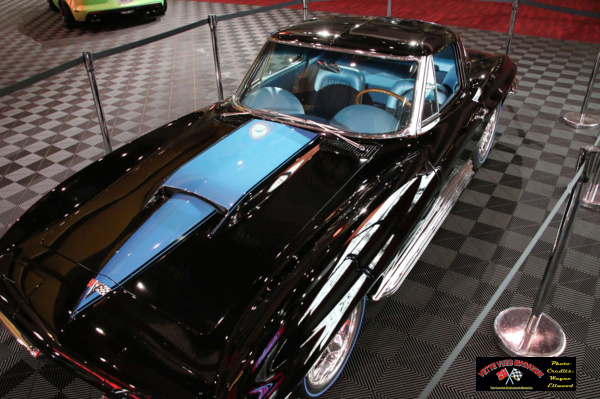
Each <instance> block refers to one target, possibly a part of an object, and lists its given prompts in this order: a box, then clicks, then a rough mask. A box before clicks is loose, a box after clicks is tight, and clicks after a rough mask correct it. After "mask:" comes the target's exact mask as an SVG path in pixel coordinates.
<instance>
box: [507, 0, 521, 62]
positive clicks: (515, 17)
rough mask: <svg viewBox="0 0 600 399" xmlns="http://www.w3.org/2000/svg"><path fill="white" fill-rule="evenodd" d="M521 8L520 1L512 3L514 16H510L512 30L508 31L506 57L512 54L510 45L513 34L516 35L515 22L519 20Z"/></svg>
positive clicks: (515, 0) (516, 0)
mask: <svg viewBox="0 0 600 399" xmlns="http://www.w3.org/2000/svg"><path fill="white" fill-rule="evenodd" d="M518 8H519V0H513V2H512V14H511V16H510V28H509V30H508V41H507V42H506V55H509V54H510V45H511V44H512V39H513V34H514V33H515V22H516V20H517V9H518Z"/></svg>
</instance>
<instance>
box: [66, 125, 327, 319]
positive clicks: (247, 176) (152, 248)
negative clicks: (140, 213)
mask: <svg viewBox="0 0 600 399" xmlns="http://www.w3.org/2000/svg"><path fill="white" fill-rule="evenodd" d="M315 137H317V134H315V133H311V132H308V131H306V130H302V129H299V128H294V127H290V126H286V125H282V124H279V123H275V122H268V121H261V120H252V121H250V122H248V123H246V124H245V125H243V126H241V127H240V128H238V129H237V130H235V131H234V132H232V133H231V134H230V135H228V136H226V137H225V138H223V139H222V140H220V141H218V142H217V143H215V144H214V145H212V146H211V147H210V148H208V149H207V150H205V151H204V152H202V153H201V154H199V155H197V156H196V157H195V158H193V159H192V160H190V161H189V162H187V163H186V164H184V165H183V166H181V167H180V168H179V169H177V171H175V173H173V174H172V175H171V177H169V178H168V179H167V180H166V181H165V183H164V186H171V187H177V188H179V189H182V190H185V191H191V192H195V193H197V194H198V195H200V196H202V197H204V198H208V199H210V200H211V201H214V202H216V203H218V204H219V205H223V206H224V207H225V208H227V209H230V208H231V207H232V206H233V205H234V204H235V203H236V202H238V201H239V200H240V199H241V198H242V197H243V196H244V194H246V193H247V192H248V191H249V190H251V189H252V188H253V187H254V186H256V185H257V184H259V183H260V182H261V181H262V180H264V179H265V178H266V177H268V176H269V175H270V174H272V173H273V172H274V171H275V170H277V169H278V168H279V167H280V166H281V165H282V164H284V163H285V162H286V161H288V160H289V159H290V158H292V157H293V156H294V154H296V153H298V152H299V151H301V150H302V149H304V148H305V147H306V146H308V144H309V143H310V142H311V141H312V140H313V139H314V138H315ZM214 212H215V209H214V208H213V207H212V206H211V205H210V204H209V203H208V202H205V201H203V200H201V199H200V198H198V197H196V196H193V195H187V194H183V193H179V194H174V195H173V196H172V197H171V198H169V199H168V200H167V201H166V202H165V203H163V204H162V205H161V206H160V207H159V208H158V209H157V210H156V211H155V212H154V213H153V214H152V215H151V216H150V217H149V218H148V219H147V220H146V221H145V222H144V223H143V224H142V225H141V226H140V227H139V228H138V229H137V230H136V231H135V232H134V233H133V234H132V235H131V237H129V238H128V239H127V241H125V243H124V244H123V245H122V246H121V247H120V248H119V249H118V250H117V251H116V252H115V254H114V255H113V256H112V257H111V258H110V259H109V260H108V262H107V263H106V264H105V265H104V267H103V268H102V269H101V270H100V272H99V274H98V276H96V278H95V280H93V281H97V282H98V283H99V284H101V285H99V286H100V287H102V285H104V286H105V287H106V288H107V289H111V290H112V289H114V288H115V287H116V286H117V285H119V284H122V283H123V282H124V281H125V280H127V279H128V278H130V277H131V276H132V275H134V274H136V273H138V272H139V271H141V270H142V269H143V268H144V266H146V265H147V264H148V263H149V262H150V261H151V260H152V259H155V258H156V257H157V256H159V255H160V254H162V253H163V252H165V250H167V249H168V248H169V247H171V246H172V245H174V244H176V243H177V241H180V240H182V239H183V238H185V237H186V236H187V234H189V232H190V231H192V230H194V229H195V228H196V227H198V226H199V225H200V224H201V223H203V222H204V221H205V220H206V219H207V218H208V217H209V216H210V215H212V214H213V213H214ZM104 294H105V293H104ZM104 294H103V293H102V289H100V290H94V289H93V284H92V285H91V288H89V289H88V290H87V291H86V292H85V293H84V294H83V295H82V297H81V299H80V300H79V303H78V305H77V307H76V308H75V310H74V313H73V316H75V315H76V314H77V313H79V312H81V311H82V310H83V309H85V308H87V307H88V306H90V305H91V304H93V303H94V302H96V301H97V300H98V299H100V298H101V295H104Z"/></svg>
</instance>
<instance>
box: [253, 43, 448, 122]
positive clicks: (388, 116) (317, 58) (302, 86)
mask: <svg viewBox="0 0 600 399" xmlns="http://www.w3.org/2000/svg"><path fill="white" fill-rule="evenodd" d="M262 59H263V62H262V63H261V64H260V66H259V68H258V70H257V71H255V74H254V76H253V78H252V79H251V80H250V82H249V84H248V86H247V87H246V88H245V90H244V91H243V92H242V97H241V104H242V105H243V106H245V107H248V108H254V109H262V110H266V111H275V112H279V113H283V114H287V115H292V116H299V117H301V118H304V119H310V120H314V121H317V122H321V123H326V124H330V125H332V126H334V127H338V128H340V129H342V130H346V131H350V132H357V133H362V134H381V133H390V132H396V131H398V130H401V129H402V128H404V127H406V126H407V125H408V123H409V120H410V117H411V114H412V99H413V93H414V88H415V78H416V76H417V68H418V65H419V64H418V63H417V62H416V61H403V60H396V59H383V58H377V57H370V56H367V55H362V54H350V53H344V52H337V51H326V50H322V49H313V48H303V47H295V46H289V45H284V44H275V43H272V44H271V45H270V46H269V47H268V48H267V49H266V51H265V52H264V53H263V58H262ZM433 61H434V66H435V77H434V76H433V74H432V77H431V79H428V86H427V91H426V97H425V104H424V110H423V114H422V117H423V119H425V118H426V117H428V116H429V115H431V114H434V113H437V111H438V110H439V109H440V108H442V107H443V106H444V105H445V104H446V103H447V102H448V101H449V100H450V98H451V97H452V96H453V94H454V93H455V92H456V91H457V88H458V75H457V72H456V67H455V55H454V49H453V46H448V47H447V48H445V49H443V50H442V51H440V52H439V53H437V54H436V55H435V56H434V58H433ZM430 80H433V82H430ZM436 81H437V82H441V83H439V84H436V83H435V82H436ZM431 83H432V84H431Z"/></svg>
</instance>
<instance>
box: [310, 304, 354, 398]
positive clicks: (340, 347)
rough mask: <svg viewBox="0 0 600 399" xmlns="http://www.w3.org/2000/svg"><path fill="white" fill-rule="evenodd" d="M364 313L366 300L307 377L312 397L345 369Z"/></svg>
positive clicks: (351, 316)
mask: <svg viewBox="0 0 600 399" xmlns="http://www.w3.org/2000/svg"><path fill="white" fill-rule="evenodd" d="M363 311H364V299H363V300H362V301H361V303H360V304H359V305H358V306H357V307H356V308H355V309H354V310H353V311H352V313H351V314H350V317H349V318H348V319H347V320H346V322H345V323H344V325H343V326H342V328H341V329H340V330H339V331H338V332H337V334H335V336H334V337H333V339H332V340H331V342H330V343H329V345H327V348H325V350H324V351H323V353H322V354H321V356H319V358H318V359H317V361H316V362H315V364H314V365H313V366H312V368H311V369H310V371H309V372H308V374H307V375H306V378H305V386H306V391H307V393H308V394H309V395H310V396H317V395H320V394H321V393H323V392H324V391H325V390H327V388H329V386H330V385H331V384H333V382H334V381H335V379H336V378H337V376H338V375H339V374H340V372H341V371H342V369H343V368H344V365H345V364H346V360H347V359H348V357H349V356H350V353H351V352H352V348H353V347H354V343H355V342H356V338H357V337H358V331H359V330H360V324H361V322H362V315H363Z"/></svg>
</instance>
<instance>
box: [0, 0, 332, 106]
mask: <svg viewBox="0 0 600 399" xmlns="http://www.w3.org/2000/svg"><path fill="white" fill-rule="evenodd" d="M321 1H329V0H313V2H315V3H316V2H321ZM297 4H302V0H292V1H287V2H285V3H277V4H273V5H270V6H264V7H259V8H255V9H251V10H246V11H240V12H236V13H233V14H226V15H221V16H218V17H217V20H218V21H227V20H230V19H234V18H240V17H245V16H247V15H251V14H258V13H261V12H267V11H272V10H277V9H280V8H285V7H289V6H293V5H297ZM207 18H208V16H207ZM207 23H208V19H203V20H200V21H197V22H193V23H191V24H188V25H185V26H181V27H179V28H175V29H172V30H170V31H167V32H163V33H159V34H158V35H154V36H150V37H147V38H145V39H141V40H138V41H135V42H132V43H128V44H124V45H122V46H119V47H114V48H111V49H108V50H103V51H99V52H97V53H94V54H93V55H94V59H96V60H99V59H102V58H105V57H109V56H111V55H115V54H119V53H122V52H123V51H127V50H132V49H134V48H137V47H141V46H145V45H147V44H150V43H154V42H156V41H159V40H162V39H166V38H168V37H171V36H174V35H178V34H180V33H183V32H187V31H188V30H191V29H195V28H198V27H200V26H202V25H206V24H207ZM82 63H83V59H82V58H81V57H78V58H75V59H72V60H70V61H67V62H65V63H64V64H61V65H58V66H56V67H54V68H52V69H48V70H47V71H44V72H42V73H39V74H37V75H35V76H32V77H30V78H27V79H24V80H22V81H20V82H17V83H15V84H13V85H10V86H7V87H3V88H1V89H0V98H2V97H4V96H7V95H9V94H12V93H14V92H16V91H19V90H22V89H24V88H26V87H28V86H31V85H33V84H36V83H38V82H40V81H42V80H44V79H48V78H50V77H52V76H54V75H58V74H59V73H61V72H64V71H66V70H67V69H70V68H73V67H75V66H77V65H79V64H82Z"/></svg>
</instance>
